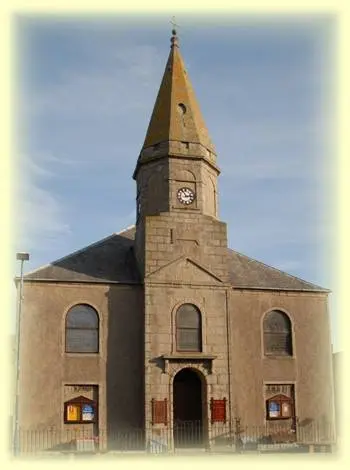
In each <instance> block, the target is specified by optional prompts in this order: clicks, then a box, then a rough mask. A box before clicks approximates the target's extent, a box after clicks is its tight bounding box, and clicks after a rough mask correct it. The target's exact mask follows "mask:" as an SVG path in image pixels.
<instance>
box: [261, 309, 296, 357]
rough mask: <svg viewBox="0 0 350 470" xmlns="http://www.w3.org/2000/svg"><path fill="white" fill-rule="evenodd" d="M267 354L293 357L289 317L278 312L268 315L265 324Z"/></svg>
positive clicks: (273, 311)
mask: <svg viewBox="0 0 350 470" xmlns="http://www.w3.org/2000/svg"><path fill="white" fill-rule="evenodd" d="M263 328H264V349H265V354H267V355H273V356H291V355H292V354H293V349H292V325H291V322H290V320H289V317H288V316H287V315H286V314H285V313H283V312H280V311H278V310H272V311H271V312H269V313H267V314H266V316H265V318H264V323H263Z"/></svg>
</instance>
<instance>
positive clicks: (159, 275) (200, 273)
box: [147, 257, 222, 285]
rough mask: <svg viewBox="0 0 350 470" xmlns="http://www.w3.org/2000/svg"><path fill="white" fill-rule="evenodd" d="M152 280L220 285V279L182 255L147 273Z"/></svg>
mask: <svg viewBox="0 0 350 470" xmlns="http://www.w3.org/2000/svg"><path fill="white" fill-rule="evenodd" d="M147 279H148V280H151V281H152V282H173V283H178V284H191V285H194V284H199V285H221V284H222V281H221V279H220V278H219V277H218V276H216V275H215V274H214V273H213V272H211V271H209V270H208V269H207V268H205V267H203V266H201V265H199V264H198V263H197V262H195V261H194V260H192V259H190V258H187V257H182V258H179V259H177V260H174V261H172V262H171V263H168V264H166V265H165V266H162V267H161V268H158V269H157V270H155V271H153V272H152V273H150V274H148V276H147Z"/></svg>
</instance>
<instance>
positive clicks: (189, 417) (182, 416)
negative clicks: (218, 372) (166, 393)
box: [173, 369, 204, 447]
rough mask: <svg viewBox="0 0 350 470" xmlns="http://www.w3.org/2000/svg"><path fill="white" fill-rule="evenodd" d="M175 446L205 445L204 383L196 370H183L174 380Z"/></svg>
mask: <svg viewBox="0 0 350 470" xmlns="http://www.w3.org/2000/svg"><path fill="white" fill-rule="evenodd" d="M173 386H174V445H175V447H198V446H202V445H203V408H204V406H203V403H204V400H203V398H204V397H203V395H204V394H203V383H202V380H201V378H200V376H199V374H197V373H196V372H195V371H194V370H192V369H182V370H181V371H180V372H178V373H177V374H176V376H175V378H174V385H173Z"/></svg>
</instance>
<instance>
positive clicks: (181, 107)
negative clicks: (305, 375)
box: [177, 103, 187, 114]
mask: <svg viewBox="0 0 350 470" xmlns="http://www.w3.org/2000/svg"><path fill="white" fill-rule="evenodd" d="M177 109H178V110H179V112H180V114H186V111H187V109H186V106H185V105H184V104H183V103H179V104H178V105H177Z"/></svg>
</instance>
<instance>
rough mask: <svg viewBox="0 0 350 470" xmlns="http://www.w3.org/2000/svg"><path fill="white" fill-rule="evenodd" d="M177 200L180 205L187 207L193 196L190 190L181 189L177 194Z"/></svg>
mask: <svg viewBox="0 0 350 470" xmlns="http://www.w3.org/2000/svg"><path fill="white" fill-rule="evenodd" d="M177 198H178V200H179V201H180V202H181V204H185V205H187V206H188V205H189V204H192V202H193V201H194V199H195V194H194V192H193V191H192V189H190V188H181V189H179V190H178V192H177Z"/></svg>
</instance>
